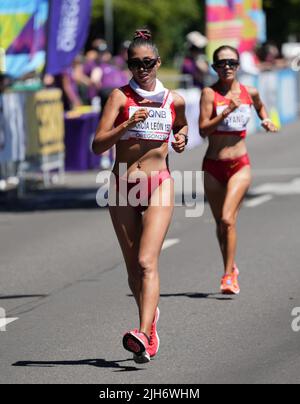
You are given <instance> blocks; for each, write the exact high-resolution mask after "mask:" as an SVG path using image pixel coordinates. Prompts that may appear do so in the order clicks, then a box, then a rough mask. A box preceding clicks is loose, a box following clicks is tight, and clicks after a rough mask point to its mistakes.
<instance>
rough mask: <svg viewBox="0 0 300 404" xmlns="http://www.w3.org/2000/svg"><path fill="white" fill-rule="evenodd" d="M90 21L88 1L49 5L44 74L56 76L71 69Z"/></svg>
mask: <svg viewBox="0 0 300 404" xmlns="http://www.w3.org/2000/svg"><path fill="white" fill-rule="evenodd" d="M90 17H91V0H52V1H50V19H49V30H48V54H47V67H46V72H47V73H48V74H52V75H56V74H60V73H61V72H63V71H64V70H65V69H66V68H68V67H70V66H71V65H72V62H73V60H74V58H75V57H76V56H77V54H78V53H79V52H80V51H81V50H82V49H83V47H84V45H85V42H86V39H87V36H88V32H89V25H90Z"/></svg>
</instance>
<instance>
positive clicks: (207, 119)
mask: <svg viewBox="0 0 300 404" xmlns="http://www.w3.org/2000/svg"><path fill="white" fill-rule="evenodd" d="M239 66H240V56H239V52H238V51H237V50H236V49H234V48H232V47H230V46H222V47H221V48H219V49H217V50H216V51H215V54H214V65H213V68H214V69H215V71H216V72H217V74H218V76H219V80H218V82H217V83H216V84H215V85H214V86H212V87H211V88H205V89H204V90H203V93H202V97H201V105H200V109H201V113H200V131H201V136H202V137H204V138H206V137H207V138H208V143H209V145H208V150H207V152H206V157H205V159H204V162H203V171H204V178H205V193H206V196H207V199H208V201H209V204H210V206H211V209H212V212H213V215H214V217H215V220H216V224H217V237H218V241H219V244H220V248H221V252H222V255H223V260H224V268H225V275H224V277H223V278H222V284H221V291H222V292H223V293H224V294H239V293H240V287H239V284H238V275H239V270H238V268H237V266H236V263H235V255H236V247H237V232H236V222H237V217H238V213H239V209H240V206H241V204H242V201H243V199H244V197H245V195H246V193H247V191H248V189H249V187H250V184H251V168H250V159H249V156H248V152H247V147H246V142H245V138H246V135H247V125H248V123H249V121H250V119H251V114H252V112H251V110H252V106H254V107H255V109H256V112H257V114H258V116H259V117H260V119H261V120H262V126H263V128H264V129H265V130H266V131H268V132H277V128H276V127H275V125H274V124H273V123H272V122H271V120H270V119H269V118H268V114H267V111H266V108H265V106H264V104H263V103H262V101H261V99H260V96H259V93H258V91H257V89H256V88H253V87H245V86H243V85H242V84H240V83H239V82H238V79H237V73H238V70H239Z"/></svg>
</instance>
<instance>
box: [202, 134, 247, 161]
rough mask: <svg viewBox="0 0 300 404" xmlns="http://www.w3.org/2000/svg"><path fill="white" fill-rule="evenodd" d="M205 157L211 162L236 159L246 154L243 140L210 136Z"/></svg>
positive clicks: (233, 137)
mask: <svg viewBox="0 0 300 404" xmlns="http://www.w3.org/2000/svg"><path fill="white" fill-rule="evenodd" d="M208 142H209V146H208V150H207V152H206V157H207V158H209V159H212V160H227V159H232V160H234V159H237V158H239V157H242V156H244V155H245V154H247V147H246V142H245V139H242V138H241V137H239V136H235V135H225V136H222V135H210V136H209V137H208Z"/></svg>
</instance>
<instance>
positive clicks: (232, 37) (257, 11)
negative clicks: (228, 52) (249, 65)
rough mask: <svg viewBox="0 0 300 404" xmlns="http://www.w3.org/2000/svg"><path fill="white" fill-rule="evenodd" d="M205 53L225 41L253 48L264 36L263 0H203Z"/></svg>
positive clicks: (232, 44)
mask: <svg viewBox="0 0 300 404" xmlns="http://www.w3.org/2000/svg"><path fill="white" fill-rule="evenodd" d="M206 20H207V38H208V40H209V45H208V56H209V58H210V59H212V54H213V52H214V51H215V50H216V49H217V48H218V47H219V46H222V45H224V44H226V45H231V46H233V47H235V48H237V49H239V51H240V52H245V51H252V50H253V49H254V48H255V46H256V44H257V43H258V42H265V40H266V19H265V14H264V12H263V8H262V0H206Z"/></svg>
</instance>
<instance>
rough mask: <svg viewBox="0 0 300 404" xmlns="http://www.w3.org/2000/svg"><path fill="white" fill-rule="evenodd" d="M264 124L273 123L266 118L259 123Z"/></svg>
mask: <svg viewBox="0 0 300 404" xmlns="http://www.w3.org/2000/svg"><path fill="white" fill-rule="evenodd" d="M265 123H273V122H272V120H271V119H270V118H266V119H264V120H263V121H262V122H261V124H262V125H264V124H265Z"/></svg>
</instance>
